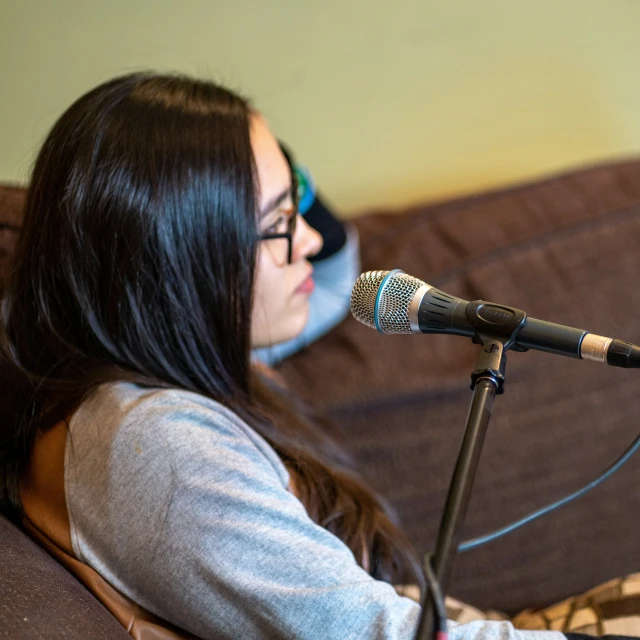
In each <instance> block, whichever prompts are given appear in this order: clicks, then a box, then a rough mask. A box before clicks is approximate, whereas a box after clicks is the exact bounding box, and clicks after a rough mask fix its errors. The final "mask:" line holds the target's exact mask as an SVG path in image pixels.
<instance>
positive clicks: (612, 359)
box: [351, 269, 640, 368]
mask: <svg viewBox="0 0 640 640" xmlns="http://www.w3.org/2000/svg"><path fill="white" fill-rule="evenodd" d="M351 313H352V314H353V316H354V317H355V318H356V320H359V321H360V322H362V323H363V324H366V325H367V326H368V327H372V328H374V329H377V330H378V331H379V332H380V333H385V334H409V333H445V334H452V335H457V336H466V337H469V338H474V337H475V336H476V335H482V334H488V335H496V334H497V335H506V336H511V340H510V345H513V348H514V349H515V350H517V351H526V350H528V349H536V350H538V351H546V352H547V353H555V354H557V355H561V356H568V357H570V358H584V359H585V360H593V361H595V362H604V363H606V364H609V365H612V366H614V367H626V368H640V347H638V346H636V345H634V344H632V343H630V342H625V341H624V340H617V339H613V338H607V337H605V336H599V335H595V334H593V333H589V332H588V331H584V330H583V329H575V328H573V327H566V326H564V325H561V324H554V323H553V322H545V321H544V320H536V319H535V318H529V317H527V315H526V313H524V312H523V311H521V310H519V309H514V308H513V307H506V306H503V305H499V304H494V303H492V302H485V301H483V300H476V301H474V302H469V301H467V300H463V299H462V298H457V297H455V296H452V295H449V294H448V293H445V292H444V291H440V290H439V289H436V288H435V287H432V286H431V285H429V284H427V283H426V282H423V281H422V280H419V279H418V278H414V277H413V276H410V275H408V274H406V273H404V271H401V270H400V269H395V270H393V271H367V272H365V273H363V274H361V275H360V276H359V277H358V279H357V280H356V282H355V284H354V285H353V289H352V291H351ZM514 326H515V327H516V328H515V330H514Z"/></svg>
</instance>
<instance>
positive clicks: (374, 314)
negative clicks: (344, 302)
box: [351, 269, 424, 334]
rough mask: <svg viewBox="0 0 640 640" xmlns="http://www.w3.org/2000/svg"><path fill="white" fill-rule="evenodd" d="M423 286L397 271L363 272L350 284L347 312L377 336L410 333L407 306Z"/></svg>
mask: <svg viewBox="0 0 640 640" xmlns="http://www.w3.org/2000/svg"><path fill="white" fill-rule="evenodd" d="M423 285H424V282H422V280H419V279H418V278H414V277H413V276H410V275H407V274H406V273H404V272H403V271H400V269H396V270H395V271H367V272H366V273H363V274H362V275H360V276H359V277H358V279H357V280H356V283H355V284H354V285H353V290H352V291H351V313H352V314H353V316H354V317H355V318H356V320H359V321H360V322H362V323H363V324H366V325H367V326H368V327H371V328H373V329H377V330H378V331H380V332H381V333H399V334H408V333H413V331H412V330H411V324H410V322H409V306H410V305H411V301H412V300H413V297H414V295H415V293H416V291H417V290H418V289H419V288H420V287H421V286H423ZM381 287H382V289H381ZM376 321H377V322H376Z"/></svg>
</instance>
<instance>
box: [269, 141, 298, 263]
mask: <svg viewBox="0 0 640 640" xmlns="http://www.w3.org/2000/svg"><path fill="white" fill-rule="evenodd" d="M285 158H286V159H287V164H288V165H289V171H290V172H291V199H292V200H293V209H292V210H291V215H290V216H289V220H288V221H287V230H286V232H285V233H262V234H260V240H280V239H286V240H287V241H288V242H289V249H288V251H287V264H291V259H292V258H293V236H294V235H295V232H296V225H297V223H298V216H299V215H300V211H299V210H298V205H299V204H300V200H299V194H298V180H297V179H296V174H295V172H294V170H293V167H292V165H291V160H290V159H289V156H288V154H286V153H285Z"/></svg>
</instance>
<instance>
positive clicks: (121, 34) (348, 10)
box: [0, 0, 640, 215]
mask: <svg viewBox="0 0 640 640" xmlns="http://www.w3.org/2000/svg"><path fill="white" fill-rule="evenodd" d="M0 1H1V2H2V4H0V77H1V79H2V96H1V99H0V116H1V117H0V140H1V141H2V142H1V146H0V150H1V151H0V179H5V180H7V179H9V180H17V181H26V180H27V179H28V175H29V168H30V166H31V163H32V161H33V158H34V154H35V152H36V151H37V148H38V146H39V144H40V143H41V141H42V139H43V137H44V136H45V134H46V132H47V130H48V129H49V128H50V127H51V125H52V123H53V122H54V121H55V119H56V118H57V117H58V115H59V114H60V113H61V111H62V110H64V109H65V108H66V107H67V106H68V105H69V104H70V103H71V101H73V100H74V99H75V98H76V97H77V96H78V95H80V94H81V93H83V92H84V91H86V90H88V89H89V88H91V87H92V86H94V85H95V84H97V83H99V82H101V81H103V80H106V79H107V78H109V77H111V76H114V75H116V74H120V73H123V72H127V71H131V70H136V69H141V68H154V69H171V70H179V71H186V72H188V73H192V74H197V75H200V76H208V77H211V78H214V79H217V80H219V81H222V82H223V83H226V84H228V85H230V86H232V87H233V88H236V89H239V90H240V91H241V92H243V93H244V94H246V95H248V96H250V97H252V98H253V100H254V102H255V104H256V106H257V107H258V108H259V109H260V110H261V111H263V113H264V114H265V115H266V116H267V118H268V119H269V121H270V122H271V125H272V128H273V129H274V130H275V132H276V134H277V135H279V136H281V137H282V138H283V139H285V140H286V141H288V142H289V143H290V145H291V146H292V147H293V148H294V150H295V151H296V154H297V155H298V158H299V159H301V160H302V161H304V162H305V163H306V164H307V165H308V166H309V167H310V168H311V169H312V171H313V173H314V174H315V176H316V179H317V181H318V182H319V184H320V185H321V187H322V189H323V191H324V192H325V194H326V195H327V196H328V198H329V199H330V200H331V201H332V202H333V203H334V204H335V205H336V206H337V207H338V208H339V209H340V210H341V211H342V212H344V213H345V214H346V215H348V214H351V213H354V212H357V211H358V210H362V209H364V208H368V207H372V206H374V207H383V206H400V205H403V204H406V203H410V202H415V201H419V200H424V199H427V198H442V197H446V196H448V195H451V194H456V193H464V192H469V191H473V190H477V189H479V188H487V187H490V186H493V185H501V184H505V183H508V182H512V181H514V180H520V179H523V178H530V177H534V176H536V175H540V174H544V173H548V172H552V171H556V170H558V169H562V168H564V167H570V166H575V165H580V164H586V163H591V162H595V161H598V160H601V159H607V158H612V157H621V156H628V155H633V154H638V152H640V0H538V1H537V2H525V1H521V0H460V1H455V0H439V1H438V0H423V1H421V2H409V1H408V0H396V1H395V2H394V3H392V2H389V0H370V1H369V2H364V1H362V0H342V1H338V0H324V1H323V0H320V1H317V2H307V1H305V0H298V1H297V2H293V1H289V0H271V1H270V2H266V1H264V2H257V1H254V2H252V1H250V0H236V1H228V2H220V1H216V0H208V1H204V0H202V1H199V0H182V1H177V0H176V1H170V0H156V1H152V0H128V1H125V0H110V1H109V2H100V1H91V0H84V1H82V2H81V1H79V0H58V1H53V0H51V1H48V2H46V1H45V0H22V1H19V0H0Z"/></svg>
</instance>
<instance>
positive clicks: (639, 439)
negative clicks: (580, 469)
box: [458, 434, 640, 551]
mask: <svg viewBox="0 0 640 640" xmlns="http://www.w3.org/2000/svg"><path fill="white" fill-rule="evenodd" d="M638 449H640V434H638V435H637V436H636V438H635V440H634V441H633V442H632V443H631V444H630V445H629V446H628V447H627V448H626V449H625V451H624V453H623V454H622V455H621V456H620V457H619V458H618V459H617V460H616V461H615V462H614V463H613V464H612V465H610V466H609V467H608V468H607V469H606V470H605V471H604V473H602V474H601V475H600V476H598V477H597V478H596V479H595V480H592V481H591V482H590V483H589V484H587V485H585V486H584V487H582V488H581V489H578V490H577V491H574V492H573V493H570V494H569V495H568V496H565V497H564V498H561V499H560V500H557V501H556V502H553V503H551V504H550V505H547V506H546V507H542V508H541V509H537V510H536V511H533V512H531V513H530V514H528V515H526V516H524V517H523V518H520V519H519V520H516V521H515V522H513V523H511V524H509V525H507V526H505V527H501V528H500V529H497V530H496V531H493V532H491V533H488V534H486V535H483V536H479V537H477V538H473V539H471V540H467V541H466V542H463V543H462V544H460V545H459V546H458V551H469V550H471V549H475V548H477V547H479V546H481V545H483V544H486V543H487V542H491V541H493V540H497V539H498V538H501V537H502V536H504V535H506V534H507V533H511V532H512V531H515V530H516V529H519V528H520V527H522V526H524V525H525V524H528V523H529V522H533V521H534V520H536V519H538V518H540V517H541V516H543V515H545V514H547V513H551V511H555V510H556V509H558V508H560V507H563V506H564V505H566V504H569V503H570V502H572V501H573V500H575V499H576V498H580V497H582V496H583V495H585V494H586V493H588V492H589V491H591V489H594V488H595V487H597V486H598V485H600V484H602V483H603V482H604V481H605V480H606V479H607V478H610V477H611V476H612V475H613V474H614V473H615V472H616V471H618V469H620V467H622V465H623V464H624V463H625V462H627V460H629V458H631V456H632V455H633V454H634V453H635V452H636V451H637V450H638Z"/></svg>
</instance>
